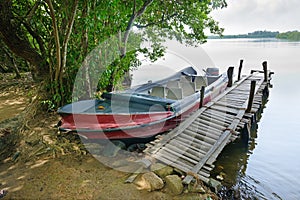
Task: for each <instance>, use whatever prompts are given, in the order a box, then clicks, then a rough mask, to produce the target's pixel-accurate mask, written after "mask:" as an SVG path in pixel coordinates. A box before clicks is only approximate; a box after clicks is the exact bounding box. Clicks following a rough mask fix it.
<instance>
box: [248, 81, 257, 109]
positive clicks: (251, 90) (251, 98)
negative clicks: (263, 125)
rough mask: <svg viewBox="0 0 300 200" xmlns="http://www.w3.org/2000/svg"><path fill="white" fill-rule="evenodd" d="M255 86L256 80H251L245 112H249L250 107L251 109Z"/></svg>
mask: <svg viewBox="0 0 300 200" xmlns="http://www.w3.org/2000/svg"><path fill="white" fill-rule="evenodd" d="M255 86H256V81H251V87H250V94H249V100H248V106H247V109H246V112H247V113H249V112H251V109H252V105H253V99H254V94H255Z"/></svg>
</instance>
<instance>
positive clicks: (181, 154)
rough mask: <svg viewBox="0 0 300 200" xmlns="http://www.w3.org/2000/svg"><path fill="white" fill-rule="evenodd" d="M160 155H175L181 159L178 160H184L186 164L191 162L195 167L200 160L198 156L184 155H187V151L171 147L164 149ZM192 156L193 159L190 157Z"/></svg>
mask: <svg viewBox="0 0 300 200" xmlns="http://www.w3.org/2000/svg"><path fill="white" fill-rule="evenodd" d="M159 153H160V154H164V155H166V156H167V155H174V156H177V157H178V158H179V159H177V160H180V161H182V160H184V161H186V162H189V163H191V164H193V165H195V164H197V160H198V158H197V157H196V156H192V155H190V154H188V155H186V154H184V153H186V151H184V150H181V149H178V148H177V149H175V147H174V146H169V148H162V149H161V150H160V151H159ZM190 156H191V157H190Z"/></svg>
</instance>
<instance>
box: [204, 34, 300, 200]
mask: <svg viewBox="0 0 300 200" xmlns="http://www.w3.org/2000/svg"><path fill="white" fill-rule="evenodd" d="M202 48H203V49H204V50H205V52H206V53H207V54H208V55H209V57H210V58H211V59H212V60H213V62H214V63H215V65H216V66H218V67H220V68H221V69H222V68H223V70H225V69H226V68H227V67H228V66H236V69H237V68H238V65H239V60H240V59H244V69H243V73H248V72H249V70H251V69H262V66H261V63H262V62H263V61H265V60H266V61H268V63H269V69H271V70H272V71H274V72H275V75H274V76H273V80H272V81H271V83H272V84H273V86H274V87H273V88H272V89H270V97H269V102H268V103H267V104H266V107H265V109H264V110H263V114H262V118H261V119H260V121H259V123H258V128H257V132H256V133H253V135H252V139H250V141H249V145H248V147H247V146H245V145H243V144H242V143H241V142H236V143H235V144H233V145H230V146H228V147H227V148H226V149H225V151H224V152H223V153H222V154H221V155H220V157H219V159H218V161H217V163H216V165H217V166H218V165H219V166H222V167H223V168H224V169H223V172H225V174H226V175H227V176H226V178H225V182H227V183H228V184H229V185H232V186H233V188H235V189H239V190H240V191H242V192H241V193H242V194H241V196H242V198H244V199H246V198H249V199H300V116H299V114H300V102H299V100H300V88H299V87H300V85H299V80H300V78H299V77H300V43H298V42H287V41H280V40H275V39H270V40H266V39H232V40H209V41H208V43H206V44H204V45H203V46H202ZM226 179H227V180H226Z"/></svg>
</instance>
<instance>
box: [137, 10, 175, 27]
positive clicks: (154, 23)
mask: <svg viewBox="0 0 300 200" xmlns="http://www.w3.org/2000/svg"><path fill="white" fill-rule="evenodd" d="M176 16H178V13H173V14H172V15H169V16H167V17H165V16H164V15H163V16H162V19H161V20H159V21H157V22H152V23H149V24H146V25H140V24H134V26H135V27H137V28H147V27H149V26H155V25H159V24H162V23H164V22H166V21H167V20H170V19H171V18H173V17H176Z"/></svg>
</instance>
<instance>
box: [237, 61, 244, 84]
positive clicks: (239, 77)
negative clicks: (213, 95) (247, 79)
mask: <svg viewBox="0 0 300 200" xmlns="http://www.w3.org/2000/svg"><path fill="white" fill-rule="evenodd" d="M243 62H244V60H240V66H239V74H238V81H240V80H241V73H242V68H243Z"/></svg>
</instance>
